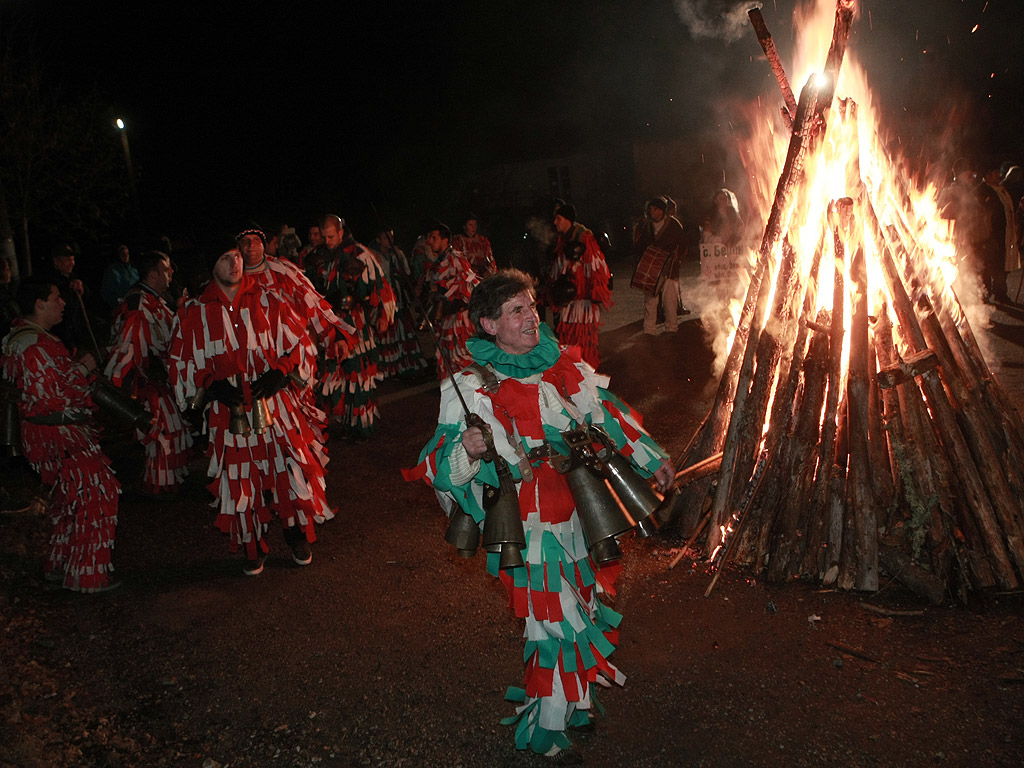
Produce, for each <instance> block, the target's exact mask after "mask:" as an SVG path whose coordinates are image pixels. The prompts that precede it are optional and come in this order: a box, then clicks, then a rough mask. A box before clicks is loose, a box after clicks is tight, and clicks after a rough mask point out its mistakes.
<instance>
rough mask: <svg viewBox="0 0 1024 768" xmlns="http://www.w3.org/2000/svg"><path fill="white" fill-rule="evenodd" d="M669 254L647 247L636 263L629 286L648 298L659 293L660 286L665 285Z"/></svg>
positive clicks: (652, 246)
mask: <svg viewBox="0 0 1024 768" xmlns="http://www.w3.org/2000/svg"><path fill="white" fill-rule="evenodd" d="M668 257H669V252H668V251H667V250H665V249H664V248H659V247H658V246H656V245H649V246H647V249H646V250H645V251H644V253H643V255H642V256H641V257H640V261H638V262H637V263H636V269H635V270H633V278H632V279H631V280H630V281H629V284H630V285H631V286H633V287H634V288H639V289H640V290H641V291H643V292H644V293H646V294H647V295H648V296H657V295H659V294H660V293H661V286H662V285H664V284H665V265H666V264H667V263H668Z"/></svg>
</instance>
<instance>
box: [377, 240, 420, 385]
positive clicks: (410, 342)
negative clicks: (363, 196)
mask: <svg viewBox="0 0 1024 768" xmlns="http://www.w3.org/2000/svg"><path fill="white" fill-rule="evenodd" d="M370 247H371V248H372V249H373V253H374V255H375V256H376V257H377V259H378V260H379V261H380V265H381V267H382V268H383V269H384V270H385V272H386V273H387V275H388V281H389V282H390V283H391V287H392V289H393V290H394V292H395V321H394V322H393V323H392V324H391V325H390V326H389V327H388V329H387V330H386V331H384V333H383V334H382V335H381V340H380V368H381V373H382V374H383V375H384V376H385V378H386V377H388V376H399V377H400V378H403V379H415V378H417V377H418V376H420V375H422V374H423V373H424V372H425V371H426V370H427V368H428V367H429V363H427V359H426V358H425V357H424V356H423V350H422V349H421V348H420V340H419V337H418V336H417V335H416V322H415V319H414V317H413V314H412V308H413V306H414V305H415V303H416V295H415V290H416V283H415V279H414V278H413V272H412V268H411V267H410V265H409V259H408V258H407V257H406V255H405V253H404V252H403V251H402V249H401V248H399V247H398V246H396V245H395V233H394V232H393V231H392V230H390V229H382V230H381V231H380V232H378V233H377V237H376V238H375V239H374V241H373V243H372V244H371V246H370Z"/></svg>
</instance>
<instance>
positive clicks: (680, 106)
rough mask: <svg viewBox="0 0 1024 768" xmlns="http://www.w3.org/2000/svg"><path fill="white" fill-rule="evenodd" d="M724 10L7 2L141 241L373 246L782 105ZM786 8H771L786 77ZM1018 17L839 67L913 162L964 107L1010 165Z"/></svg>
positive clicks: (945, 7) (978, 136) (911, 1)
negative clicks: (124, 177) (261, 236)
mask: <svg viewBox="0 0 1024 768" xmlns="http://www.w3.org/2000/svg"><path fill="white" fill-rule="evenodd" d="M739 5H740V6H742V9H745V8H747V7H749V6H750V3H749V2H748V3H741V4H739ZM736 6H737V3H735V2H712V1H705V2H681V1H678V0H677V2H669V1H659V0H652V1H651V2H616V1H608V2H600V1H599V2H588V3H582V2H558V3H537V2H511V1H510V0H492V1H491V2H487V3H482V2H473V3H470V2H448V3H419V2H416V3H391V4H382V3H372V4H355V3H337V2H331V3H319V2H294V3H274V4H263V5H262V6H257V4H253V3H244V4H243V3H236V2H219V1H218V2H206V3H201V4H199V3H181V2H159V1H154V2H131V3H126V2H106V1H104V0H97V1H96V2H88V1H87V0H76V1H75V2H69V1H68V0H31V1H28V0H0V13H2V15H0V25H2V26H0V32H3V33H4V35H8V34H13V36H14V37H13V39H14V40H15V41H16V42H18V43H19V44H25V41H28V40H32V41H33V45H34V46H35V48H36V49H37V50H39V51H40V52H41V53H42V55H43V60H44V62H45V65H44V69H45V72H46V74H47V77H48V78H49V80H48V81H49V82H50V83H52V84H55V85H59V86H60V87H62V88H64V89H65V90H66V91H68V92H74V91H75V90H76V89H84V88H89V87H93V86H95V87H97V88H98V89H99V90H100V92H101V93H102V94H104V97H105V98H107V99H109V103H110V110H111V115H114V114H116V115H120V116H122V117H123V118H124V120H125V121H126V123H127V124H128V131H129V137H130V143H131V150H132V155H133V159H134V162H135V165H136V170H137V173H138V180H139V191H140V196H141V198H142V204H143V208H144V209H146V215H147V219H149V220H150V221H152V222H159V223H160V225H161V226H165V227H174V226H178V225H181V224H182V223H183V222H193V223H194V222H203V223H208V222H211V221H220V220H223V221H224V223H225V224H226V225H233V223H234V222H238V221H243V220H246V219H250V218H252V219H256V220H259V221H268V222H269V221H281V220H287V221H289V222H292V223H296V224H299V225H300V226H304V225H305V224H306V223H308V222H310V221H312V220H313V219H314V218H315V217H317V216H318V215H320V214H321V213H323V212H326V211H336V212H338V213H340V214H342V215H346V216H350V217H352V218H350V221H351V220H353V219H354V220H355V221H357V222H359V221H360V219H362V220H363V229H364V231H363V232H362V233H359V232H358V231H357V234H361V235H362V237H363V238H364V239H365V238H367V237H369V233H368V232H366V231H365V230H366V229H367V228H369V227H371V226H372V222H370V221H366V219H368V218H369V216H370V213H369V209H368V206H369V203H370V202H373V203H374V206H375V207H376V208H378V209H379V210H383V211H384V212H385V215H388V216H392V217H395V218H399V219H401V218H403V217H404V218H407V219H409V218H413V217H415V216H418V215H426V214H428V213H430V214H431V215H441V216H446V215H450V214H451V211H453V210H461V208H458V206H460V205H461V204H462V202H463V198H462V197H461V196H462V195H463V191H464V190H463V188H462V185H463V182H464V180H466V179H468V178H471V177H472V175H473V174H474V172H475V171H476V170H478V169H480V168H484V167H487V166H489V165H492V164H495V163H498V162H503V161H508V160H514V159H521V158H531V157H545V156H552V155H557V154H559V153H565V152H568V151H571V150H574V149H578V148H587V147H595V146H600V145H602V144H607V143H612V142H629V141H632V140H636V139H644V138H659V139H661V138H671V137H683V138H686V137H689V136H696V135H698V134H702V133H707V132H709V131H710V132H716V131H719V132H723V129H722V128H721V127H720V126H721V119H722V115H721V105H722V104H725V103H728V102H731V101H732V100H747V101H749V100H752V99H753V98H755V96H756V95H757V93H759V92H760V93H761V94H762V95H763V96H766V97H767V98H768V99H769V100H770V99H777V91H776V90H774V88H775V86H774V81H773V80H772V79H771V75H770V72H769V70H768V67H767V65H766V63H765V62H764V61H763V59H762V56H761V51H760V48H759V47H758V45H757V42H756V39H755V37H754V36H753V33H752V31H751V30H750V28H749V25H748V24H741V25H740V27H739V28H738V30H736V33H737V34H736V35H735V39H731V40H730V39H727V38H729V36H730V35H729V30H728V29H727V28H726V25H724V24H722V23H720V18H721V13H722V11H723V10H729V9H733V8H736ZM792 7H793V3H792V2H789V1H788V0H786V1H784V0H778V2H773V0H767V2H765V3H764V8H763V13H764V16H765V19H766V21H767V23H768V26H769V28H770V29H771V31H772V33H773V34H774V36H775V38H776V44H777V46H778V47H779V50H780V53H781V54H782V56H783V61H784V62H786V63H787V64H788V63H789V51H790V50H791V41H792V35H793V32H792V28H791V27H792V25H791V21H790V19H791V11H792ZM687 11H689V12H687ZM1021 14H1022V11H1021V10H1020V3H1019V0H991V1H990V2H988V3H986V2H983V1H980V0H908V1H900V2H894V1H893V0H875V1H874V2H871V1H869V0H865V2H862V3H861V14H860V18H859V19H858V20H857V21H856V22H855V25H854V33H853V36H852V38H851V44H850V45H851V49H852V50H855V51H857V52H858V54H859V58H860V59H861V61H862V63H863V64H864V65H865V68H866V69H867V70H868V72H869V76H870V77H871V78H872V80H873V81H874V82H876V83H877V88H878V92H879V94H880V96H881V100H882V103H883V106H884V107H885V108H886V110H887V111H890V112H891V114H892V116H893V121H892V126H893V129H894V130H895V131H897V132H899V131H902V132H904V133H905V134H906V135H905V139H906V142H905V143H907V144H908V145H913V144H915V143H916V141H917V140H919V139H920V137H921V136H922V135H925V134H935V133H937V132H938V131H939V128H941V126H942V125H943V123H944V122H947V121H948V115H949V113H950V111H951V110H952V108H953V106H954V103H957V104H959V103H961V102H964V101H966V102H967V103H968V104H969V105H970V110H969V112H968V114H969V115H970V119H969V121H970V123H971V125H970V126H969V127H968V128H965V129H964V130H962V131H961V132H960V134H959V138H958V140H959V141H963V142H965V143H971V144H972V145H973V147H972V148H973V149H974V150H976V151H985V152H989V153H994V154H996V155H1000V156H1001V155H1005V156H1006V158H1007V159H1013V160H1024V140H1022V138H1021V131H1020V128H1019V126H1020V118H1021V116H1022V114H1024V108H1022V101H1021V99H1022V96H1021V94H1022V93H1024V66H1022V58H1024V55H1022V53H1021V50H1022V49H1021V43H1022V41H1024V29H1022V23H1021V21H1020V19H1019V17H1020V16H1021ZM743 20H744V21H745V15H743ZM975 24H977V25H979V27H978V29H977V31H974V32H972V28H973V27H974V25H975ZM111 140H112V141H117V140H118V139H117V137H116V133H115V132H113V129H112V137H111ZM434 209H436V210H434Z"/></svg>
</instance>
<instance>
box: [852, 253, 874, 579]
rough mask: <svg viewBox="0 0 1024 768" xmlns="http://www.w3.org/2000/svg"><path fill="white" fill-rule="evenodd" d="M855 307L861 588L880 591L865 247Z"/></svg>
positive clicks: (856, 260)
mask: <svg viewBox="0 0 1024 768" xmlns="http://www.w3.org/2000/svg"><path fill="white" fill-rule="evenodd" d="M850 276H851V281H852V283H853V285H852V286H851V287H852V289H853V307H852V310H853V311H852V319H853V324H852V326H851V335H850V373H849V384H848V387H849V403H850V405H849V417H850V434H849V438H848V439H849V441H850V442H849V445H850V479H849V481H848V482H850V483H851V484H852V485H853V492H852V493H851V494H850V497H851V500H852V501H853V505H852V511H853V513H854V528H855V538H856V545H855V550H854V552H853V555H854V557H855V559H856V574H857V575H856V579H855V584H856V588H857V589H861V590H872V591H874V590H876V589H878V510H877V508H876V506H875V495H874V492H873V490H872V477H871V459H870V455H869V450H868V429H869V418H868V406H869V400H870V397H869V384H870V375H869V373H868V360H869V359H870V355H869V354H868V272H867V264H866V262H865V260H864V248H863V247H859V248H857V251H856V252H855V253H854V256H853V262H852V264H851V265H850Z"/></svg>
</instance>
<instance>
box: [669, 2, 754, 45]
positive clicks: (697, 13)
mask: <svg viewBox="0 0 1024 768" xmlns="http://www.w3.org/2000/svg"><path fill="white" fill-rule="evenodd" d="M759 7H761V4H760V3H752V2H750V0H746V2H738V3H737V2H721V0H676V13H677V14H678V15H679V19H680V21H682V22H683V24H684V25H686V28H687V29H688V30H689V31H690V34H691V35H692V36H693V37H694V38H695V39H697V40H702V39H707V40H721V41H722V42H726V43H732V42H735V41H736V40H739V39H740V38H741V37H743V36H744V35H746V34H747V33H748V32H749V29H750V24H749V21H748V17H747V11H749V10H750V9H751V8H759Z"/></svg>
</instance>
